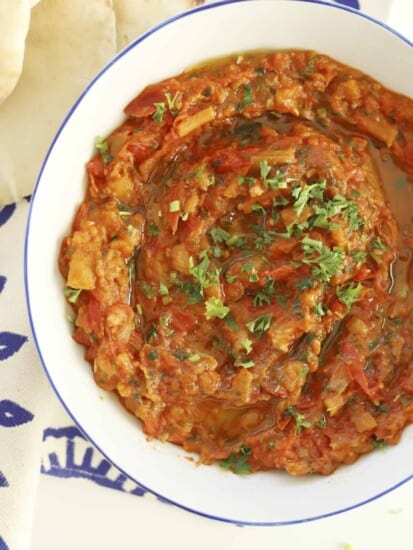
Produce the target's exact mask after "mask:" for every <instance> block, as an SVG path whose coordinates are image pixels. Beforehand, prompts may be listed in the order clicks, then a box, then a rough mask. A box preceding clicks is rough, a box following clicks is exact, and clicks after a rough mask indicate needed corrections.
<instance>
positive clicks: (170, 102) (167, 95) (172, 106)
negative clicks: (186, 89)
mask: <svg viewBox="0 0 413 550" xmlns="http://www.w3.org/2000/svg"><path fill="white" fill-rule="evenodd" d="M178 97H179V92H176V93H175V95H174V96H173V97H172V96H171V94H170V93H169V92H165V99H166V102H167V104H168V109H169V110H170V111H174V110H176V102H177V100H178Z"/></svg>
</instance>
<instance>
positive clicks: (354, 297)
mask: <svg viewBox="0 0 413 550" xmlns="http://www.w3.org/2000/svg"><path fill="white" fill-rule="evenodd" d="M362 288H363V286H362V284H361V283H358V284H356V283H351V284H350V285H349V286H347V287H346V288H341V287H339V286H338V287H337V288H336V294H337V298H338V299H339V300H340V302H341V303H342V304H344V305H345V306H347V311H350V309H351V306H352V305H353V304H354V303H355V302H357V301H358V300H359V294H360V291H361V289H362Z"/></svg>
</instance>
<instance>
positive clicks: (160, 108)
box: [152, 101, 167, 124]
mask: <svg viewBox="0 0 413 550" xmlns="http://www.w3.org/2000/svg"><path fill="white" fill-rule="evenodd" d="M153 106H154V107H155V109H156V110H155V112H154V113H153V115H152V119H153V120H154V121H155V122H157V123H158V124H162V122H163V116H164V114H165V113H166V110H167V109H166V105H165V102H164V101H161V102H159V103H154V104H153Z"/></svg>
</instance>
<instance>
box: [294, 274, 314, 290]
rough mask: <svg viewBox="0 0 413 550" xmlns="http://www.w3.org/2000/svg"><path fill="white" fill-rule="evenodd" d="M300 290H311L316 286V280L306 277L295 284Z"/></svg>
mask: <svg viewBox="0 0 413 550" xmlns="http://www.w3.org/2000/svg"><path fill="white" fill-rule="evenodd" d="M295 286H296V287H297V288H298V290H310V289H311V288H313V286H314V279H313V278H312V277H305V278H304V279H300V280H299V281H297V282H296V283H295Z"/></svg>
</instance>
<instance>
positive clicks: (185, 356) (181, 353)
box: [172, 349, 201, 363]
mask: <svg viewBox="0 0 413 550" xmlns="http://www.w3.org/2000/svg"><path fill="white" fill-rule="evenodd" d="M172 355H174V357H176V358H177V359H179V360H180V361H190V362H191V363H196V362H197V361H199V360H200V359H201V356H200V355H199V354H198V353H192V352H191V351H186V350H183V349H177V350H175V351H173V352H172Z"/></svg>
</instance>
